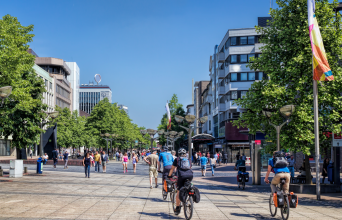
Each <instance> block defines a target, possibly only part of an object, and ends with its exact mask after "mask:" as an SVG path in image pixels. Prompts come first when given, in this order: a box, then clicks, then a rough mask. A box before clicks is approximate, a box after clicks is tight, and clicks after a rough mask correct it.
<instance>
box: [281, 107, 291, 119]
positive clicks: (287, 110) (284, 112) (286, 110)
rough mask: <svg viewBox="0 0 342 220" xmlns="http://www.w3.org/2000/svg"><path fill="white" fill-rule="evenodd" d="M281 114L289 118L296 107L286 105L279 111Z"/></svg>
mask: <svg viewBox="0 0 342 220" xmlns="http://www.w3.org/2000/svg"><path fill="white" fill-rule="evenodd" d="M279 111H280V113H281V114H282V115H283V116H284V117H285V118H289V117H290V116H291V115H292V113H293V112H294V111H295V106H294V105H285V106H283V107H281V108H280V109H279Z"/></svg>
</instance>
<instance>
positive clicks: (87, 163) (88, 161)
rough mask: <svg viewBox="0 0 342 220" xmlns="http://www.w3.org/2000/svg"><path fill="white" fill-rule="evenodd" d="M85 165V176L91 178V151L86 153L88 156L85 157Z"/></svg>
mask: <svg viewBox="0 0 342 220" xmlns="http://www.w3.org/2000/svg"><path fill="white" fill-rule="evenodd" d="M83 166H84V173H85V178H87V177H88V178H90V167H91V166H92V165H91V158H90V153H89V152H88V153H86V156H85V157H84V158H83Z"/></svg>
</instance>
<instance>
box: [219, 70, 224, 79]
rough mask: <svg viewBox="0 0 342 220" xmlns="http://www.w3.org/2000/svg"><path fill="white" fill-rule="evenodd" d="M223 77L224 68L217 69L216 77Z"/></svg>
mask: <svg viewBox="0 0 342 220" xmlns="http://www.w3.org/2000/svg"><path fill="white" fill-rule="evenodd" d="M224 77H225V72H224V69H219V70H218V78H219V79H224Z"/></svg>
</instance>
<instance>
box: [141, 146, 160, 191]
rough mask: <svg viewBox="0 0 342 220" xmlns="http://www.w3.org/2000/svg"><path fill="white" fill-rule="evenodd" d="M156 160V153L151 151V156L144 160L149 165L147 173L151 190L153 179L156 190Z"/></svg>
mask: <svg viewBox="0 0 342 220" xmlns="http://www.w3.org/2000/svg"><path fill="white" fill-rule="evenodd" d="M158 159H159V157H158V156H157V151H156V150H152V154H150V155H148V156H147V157H145V158H144V160H145V162H146V163H148V165H149V173H150V188H151V189H152V188H153V186H152V178H153V177H154V180H155V184H156V188H157V187H158V171H157V170H158Z"/></svg>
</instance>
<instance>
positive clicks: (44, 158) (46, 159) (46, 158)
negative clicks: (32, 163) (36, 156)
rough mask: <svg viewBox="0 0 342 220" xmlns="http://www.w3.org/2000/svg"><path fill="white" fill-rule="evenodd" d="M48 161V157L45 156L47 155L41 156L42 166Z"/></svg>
mask: <svg viewBox="0 0 342 220" xmlns="http://www.w3.org/2000/svg"><path fill="white" fill-rule="evenodd" d="M48 159H49V155H47V153H45V154H44V155H43V164H44V165H46V162H47V161H48Z"/></svg>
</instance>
